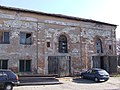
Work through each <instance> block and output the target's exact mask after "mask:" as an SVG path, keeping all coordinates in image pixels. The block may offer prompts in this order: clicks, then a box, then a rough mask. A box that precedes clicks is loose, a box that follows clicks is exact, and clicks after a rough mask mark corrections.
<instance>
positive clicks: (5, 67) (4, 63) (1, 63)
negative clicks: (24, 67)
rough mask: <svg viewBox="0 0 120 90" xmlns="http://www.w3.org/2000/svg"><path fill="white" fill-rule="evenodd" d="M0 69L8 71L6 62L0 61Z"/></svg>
mask: <svg viewBox="0 0 120 90" xmlns="http://www.w3.org/2000/svg"><path fill="white" fill-rule="evenodd" d="M0 69H8V60H0Z"/></svg>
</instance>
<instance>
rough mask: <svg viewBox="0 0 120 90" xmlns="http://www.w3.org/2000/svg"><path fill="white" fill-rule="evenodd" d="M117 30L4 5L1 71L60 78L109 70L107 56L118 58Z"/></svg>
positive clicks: (0, 31) (1, 12)
mask: <svg viewBox="0 0 120 90" xmlns="http://www.w3.org/2000/svg"><path fill="white" fill-rule="evenodd" d="M116 27H117V26H116V25H114V24H109V23H104V22H99V21H94V20H89V19H82V18H77V17H71V16H64V15H57V14H48V13H43V12H37V11H31V10H25V9H18V8H11V7H4V6H0V68H3V69H6V68H8V69H12V70H13V71H15V72H16V73H20V74H36V73H38V74H40V75H51V74H52V75H55V74H57V75H60V76H68V75H73V74H74V73H75V72H78V71H82V70H84V69H87V68H91V67H99V68H105V67H104V66H107V67H108V68H107V69H109V66H108V65H106V64H107V63H108V62H105V61H103V60H104V59H103V58H104V57H103V56H106V55H116V42H115V41H116V34H115V29H116ZM96 57H98V58H99V59H98V58H97V59H96ZM103 62H104V63H103Z"/></svg>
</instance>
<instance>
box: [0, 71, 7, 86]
mask: <svg viewBox="0 0 120 90" xmlns="http://www.w3.org/2000/svg"><path fill="white" fill-rule="evenodd" d="M6 80H7V75H6V74H5V73H4V72H2V71H0V87H3V86H4V82H5V81H6Z"/></svg>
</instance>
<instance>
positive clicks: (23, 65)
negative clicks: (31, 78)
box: [19, 60, 31, 72]
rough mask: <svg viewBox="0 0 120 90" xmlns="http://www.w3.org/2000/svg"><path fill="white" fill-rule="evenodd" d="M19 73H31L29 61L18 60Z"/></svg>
mask: <svg viewBox="0 0 120 90" xmlns="http://www.w3.org/2000/svg"><path fill="white" fill-rule="evenodd" d="M19 71H20V72H31V60H20V61H19Z"/></svg>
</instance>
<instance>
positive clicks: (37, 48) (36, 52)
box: [36, 21, 39, 73]
mask: <svg viewBox="0 0 120 90" xmlns="http://www.w3.org/2000/svg"><path fill="white" fill-rule="evenodd" d="M38 31H39V30H38V21H37V30H36V39H37V40H36V58H37V72H36V73H38Z"/></svg>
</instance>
